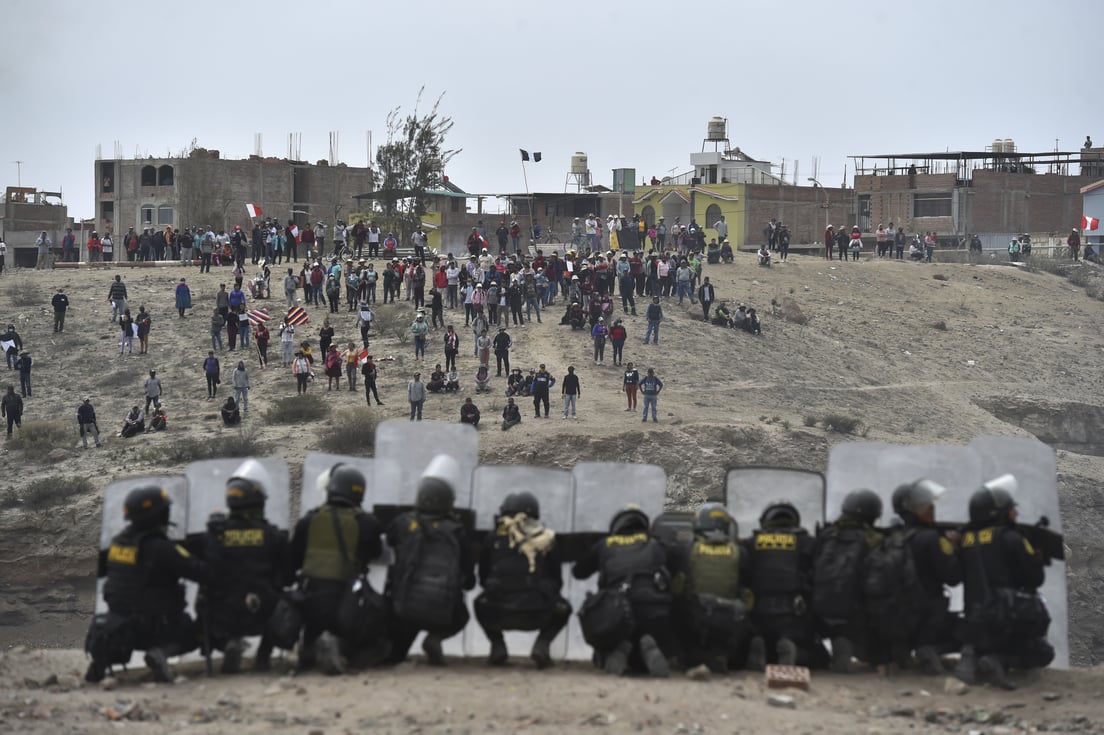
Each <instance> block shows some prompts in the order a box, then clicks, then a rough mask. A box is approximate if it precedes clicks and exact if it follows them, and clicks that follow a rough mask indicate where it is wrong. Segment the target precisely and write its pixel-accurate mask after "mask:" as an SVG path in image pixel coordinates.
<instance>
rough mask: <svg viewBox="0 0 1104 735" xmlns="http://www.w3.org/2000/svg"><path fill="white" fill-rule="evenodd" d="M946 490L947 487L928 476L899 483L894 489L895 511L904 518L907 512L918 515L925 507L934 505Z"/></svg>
mask: <svg viewBox="0 0 1104 735" xmlns="http://www.w3.org/2000/svg"><path fill="white" fill-rule="evenodd" d="M945 492H947V488H945V487H943V486H942V485H940V484H939V483H938V482H935V481H934V480H928V479H926V478H921V479H919V480H917V481H916V482H910V483H908V484H907V485H899V486H898V487H897V489H896V490H894V491H893V512H894V513H896V514H897V515H899V516H901V517H902V518H903V517H904V515H903V514H905V513H911V514H913V515H916V514H918V513H921V512H923V510H924V508H927V507H928V506H930V505H933V504H934V503H935V501H936V500H939V498H940V497H942V496H943V493H945Z"/></svg>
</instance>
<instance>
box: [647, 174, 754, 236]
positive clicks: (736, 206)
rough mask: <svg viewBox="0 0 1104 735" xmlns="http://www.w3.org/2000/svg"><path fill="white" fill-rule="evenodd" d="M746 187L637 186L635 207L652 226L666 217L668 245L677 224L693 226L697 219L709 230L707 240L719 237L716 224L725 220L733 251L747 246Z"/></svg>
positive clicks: (706, 233) (715, 185)
mask: <svg viewBox="0 0 1104 735" xmlns="http://www.w3.org/2000/svg"><path fill="white" fill-rule="evenodd" d="M744 189H745V184H708V185H701V184H657V185H654V186H639V187H637V190H636V193H637V197H636V198H635V199H633V208H634V209H635V210H636V212H637V213H638V214H640V215H641V216H642V217H643V218H644V219H645V220H646V221H647V222H648V224H649V226H652V225H654V224H655V223H656V222H658V221H659V218H660V217H662V218H663V221H664V223H665V224H666V225H667V236H668V242H670V238H671V235H672V229H671V228H672V227H673V226H674V225H675V224H676V223H677V224H681V225H688V224H690V220H692V219H693V220H696V221H697V223H698V225H700V226H701V227H702V229H703V230H704V231H705V241H706V243H708V242H709V241H710V240H713V239H716V240H717V242H718V243H719V242H720V241H721V240H723V239H724V238H723V237H718V236H717V231H716V230H715V229H714V225H716V224H717V222H719V221H720V219H721V217H724V219H725V223H726V224H727V225H728V239H729V243H730V244H731V245H732V247H733V248H738V247H739V246H740V245H742V244H743V239H744V232H745V231H746V230H745V226H744V225H745V214H746V212H745V209H746V208H745V207H744V201H745V200H746V196H745V193H744Z"/></svg>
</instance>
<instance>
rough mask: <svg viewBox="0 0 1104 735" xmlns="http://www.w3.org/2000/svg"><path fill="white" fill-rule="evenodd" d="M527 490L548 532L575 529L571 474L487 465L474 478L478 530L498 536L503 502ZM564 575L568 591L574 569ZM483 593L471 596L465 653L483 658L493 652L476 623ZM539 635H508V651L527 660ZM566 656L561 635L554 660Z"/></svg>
mask: <svg viewBox="0 0 1104 735" xmlns="http://www.w3.org/2000/svg"><path fill="white" fill-rule="evenodd" d="M523 490H525V491H528V492H531V493H533V495H535V496H536V498H537V500H538V501H540V511H541V517H540V519H541V522H542V523H543V524H544V526H545V528H549V529H551V530H553V531H555V532H556V533H558V534H562V533H565V532H567V531H569V530H570V529H571V509H572V504H573V501H574V484H573V483H572V480H571V473H570V472H567V471H565V470H550V469H544V468H539V467H525V466H502V467H492V466H487V465H484V466H480V467H477V468H476V470H475V475H474V477H473V478H472V509H473V510H474V511H475V514H476V520H475V525H476V528H477V529H478V530H480V531H484V532H487V533H494V528H495V525H494V520H495V516H496V515H497V514H498V509H499V507H500V506H501V505H502V501H503V500H504V499H505V498H506V496H507V495H509V494H510V493H514V492H520V491H523ZM477 561H478V558H477ZM563 575H564V579H565V588H566V579H567V578H568V577H569V576H570V575H571V567H570V565H568V564H565V565H564V569H563ZM479 593H480V588H479V587H478V586H477V587H476V588H475V589H474V590H472V591H471V592H469V593H468V594H467V603H468V610H469V611H470V612H471V614H472V619H471V621H470V622H469V623H468V626H467V628H465V629H464V653H465V655H467V656H479V657H483V656H486V655H487V654H488V653H490V650H491V644H490V641H489V640H488V639H487V636H486V635H485V634H484V633H483V628H481V627H480V625H479V622H478V621H477V620H476V619H475V605H474V603H475V598H476V597H478V596H479ZM564 596H565V597H566V594H565V595H564ZM536 635H537V634H536V632H535V631H534V632H521V631H511V632H507V633H506V636H505V638H506V647H507V649H509V651H510V653H511V655H512V656H514V657H519V656H526V655H528V653H529V650H530V649H531V648H532V647H533V642H534V641H535V640H536ZM566 656H567V636H566V634H564V633H561V634H560V635H559V636H557V637H556V640H555V641H553V643H552V657H553V658H555V659H563V658H565V657H566Z"/></svg>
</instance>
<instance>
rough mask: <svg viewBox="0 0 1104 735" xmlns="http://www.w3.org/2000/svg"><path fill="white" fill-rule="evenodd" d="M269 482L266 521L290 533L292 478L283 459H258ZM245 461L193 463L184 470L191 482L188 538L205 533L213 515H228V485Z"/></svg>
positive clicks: (234, 459)
mask: <svg viewBox="0 0 1104 735" xmlns="http://www.w3.org/2000/svg"><path fill="white" fill-rule="evenodd" d="M255 459H256V461H257V462H259V463H260V464H261V466H262V467H263V468H264V470H265V472H266V473H267V475H268V478H269V482H268V484H269V487H266V488H265V493H266V494H267V495H268V499H267V500H266V501H265V518H267V519H268V522H269V523H271V524H272V525H274V526H276V527H277V528H282V529H285V530H286V529H287V528H288V526H289V524H290V522H291V478H290V475H289V473H288V466H287V462H285V461H284V460H282V459H272V458H267V457H264V458H255ZM244 461H245V458H229V459H207V460H203V461H201V462H192V463H191V464H189V465H188V466H187V467H186V468H185V470H184V473H185V477H187V480H188V522H187V530H188V533H189V534H193V533H202V532H203V531H205V530H206V528H207V518H208V517H209V516H210V515H211V514H212V513H225V512H226V481H227V480H229V479H230V478H231V477H233V476H234V471H235V470H237V469H238V468H239V467H240V466H241V465H242V463H243V462H244Z"/></svg>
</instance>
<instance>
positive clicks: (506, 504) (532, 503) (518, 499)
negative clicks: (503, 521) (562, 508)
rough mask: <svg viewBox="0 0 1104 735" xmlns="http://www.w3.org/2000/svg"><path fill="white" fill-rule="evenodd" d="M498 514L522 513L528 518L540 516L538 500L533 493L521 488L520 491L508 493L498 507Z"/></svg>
mask: <svg viewBox="0 0 1104 735" xmlns="http://www.w3.org/2000/svg"><path fill="white" fill-rule="evenodd" d="M498 512H499V514H500V515H503V516H516V515H517V514H518V513H524V514H525V515H527V516H529V517H530V518H540V501H539V500H537V496H536V495H533V493H531V492H528V491H525V490H523V491H522V492H520V493H510V494H509V495H507V496H506V499H505V500H503V501H502V507H500V508H499V509H498Z"/></svg>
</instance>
